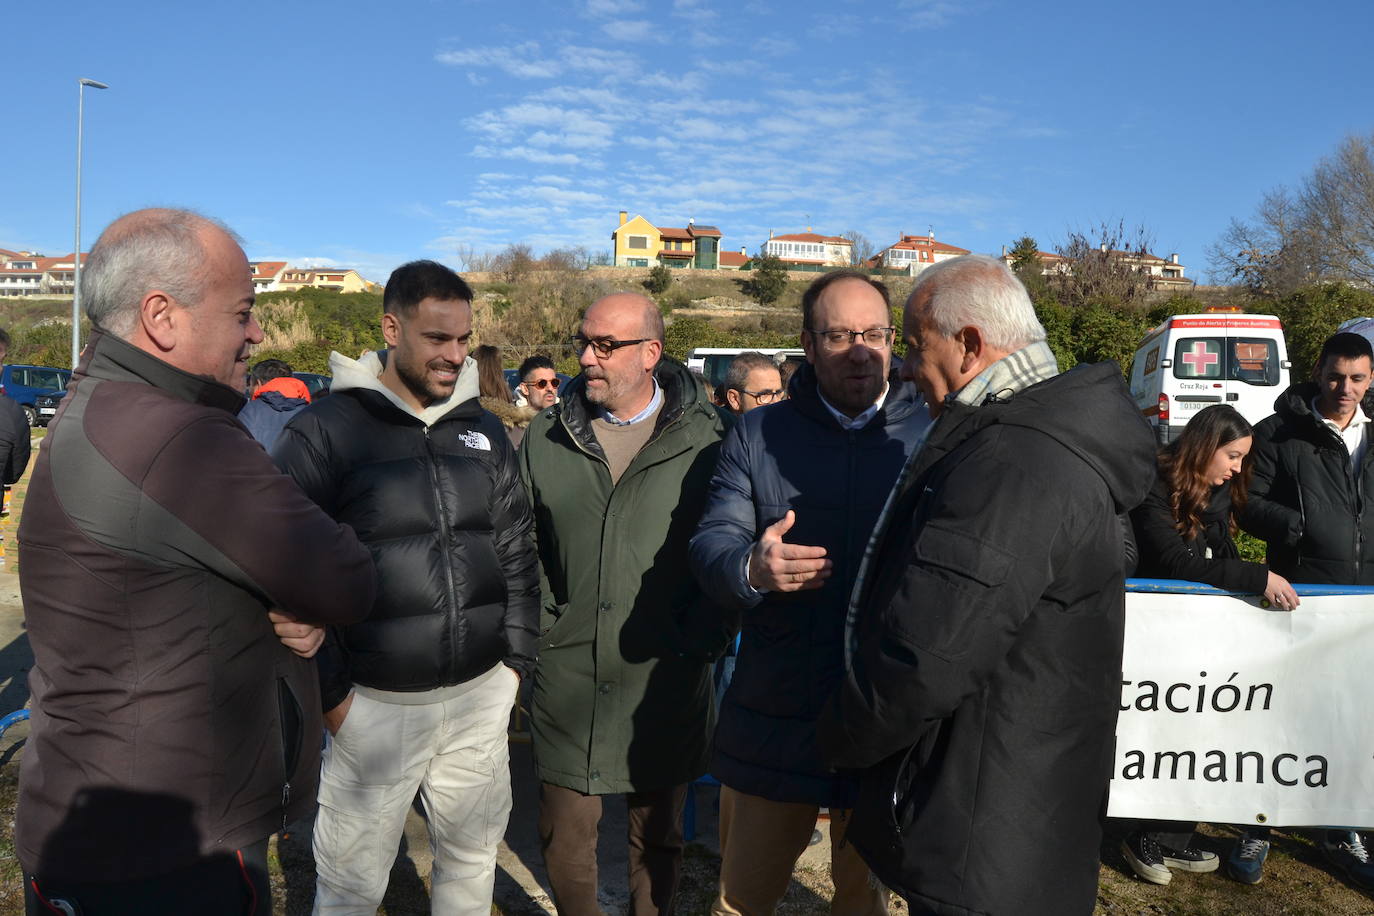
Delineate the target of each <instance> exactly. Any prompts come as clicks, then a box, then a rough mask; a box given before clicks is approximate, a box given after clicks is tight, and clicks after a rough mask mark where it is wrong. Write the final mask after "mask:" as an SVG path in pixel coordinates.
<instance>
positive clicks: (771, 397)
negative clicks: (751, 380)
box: [739, 388, 782, 404]
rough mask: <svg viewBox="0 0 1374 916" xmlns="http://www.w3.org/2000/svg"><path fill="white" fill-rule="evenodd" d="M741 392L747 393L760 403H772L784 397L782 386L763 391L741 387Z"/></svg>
mask: <svg viewBox="0 0 1374 916" xmlns="http://www.w3.org/2000/svg"><path fill="white" fill-rule="evenodd" d="M739 393H740V394H747V395H749V397H751V398H753V399H754V400H756V401H758V402H759V403H760V404H772V403H773V402H774V401H776V400H777V399H778V398H780V397H782V389H781V388H765V389H763V390H762V391H750V390H749V389H748V388H741V389H739Z"/></svg>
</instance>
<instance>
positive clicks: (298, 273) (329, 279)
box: [277, 267, 377, 293]
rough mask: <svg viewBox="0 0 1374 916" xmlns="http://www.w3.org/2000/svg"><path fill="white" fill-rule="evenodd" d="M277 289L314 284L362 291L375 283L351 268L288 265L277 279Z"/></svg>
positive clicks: (317, 286)
mask: <svg viewBox="0 0 1374 916" xmlns="http://www.w3.org/2000/svg"><path fill="white" fill-rule="evenodd" d="M277 283H278V286H277V288H278V289H300V288H301V287H303V286H314V287H316V288H318V289H333V290H338V291H339V292H341V293H364V292H367V291H368V290H371V289H374V288H375V287H376V286H377V284H375V283H373V282H371V281H370V280H364V279H363V277H362V275H361V274H359V273H358V272H357V271H356V270H353V269H352V268H346V267H344V268H334V267H320V268H315V269H309V268H300V267H288V268H286V269H285V270H283V271H282V272H281V279H280V280H278V281H277Z"/></svg>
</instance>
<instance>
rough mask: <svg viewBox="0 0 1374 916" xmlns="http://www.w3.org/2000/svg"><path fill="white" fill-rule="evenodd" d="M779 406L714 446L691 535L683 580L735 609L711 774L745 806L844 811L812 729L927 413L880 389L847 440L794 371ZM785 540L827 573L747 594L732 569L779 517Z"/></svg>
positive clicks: (909, 393)
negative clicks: (736, 628) (813, 553)
mask: <svg viewBox="0 0 1374 916" xmlns="http://www.w3.org/2000/svg"><path fill="white" fill-rule="evenodd" d="M790 388H791V397H790V398H789V399H788V400H786V401H782V402H780V403H778V404H775V405H771V406H769V407H764V408H760V409H758V410H752V411H750V412H749V413H747V414H745V415H744V416H743V417H741V418H740V420H739V422H738V423H737V424H736V426H735V428H734V429H733V430H732V431H731V432H730V434H729V435H728V436H726V439H725V444H724V446H723V447H722V448H721V454H720V461H719V462H718V463H717V464H716V472H715V475H714V476H713V477H712V478H711V490H710V494H709V496H708V501H707V504H706V511H705V513H704V514H703V515H702V518H701V523H700V525H699V526H698V528H697V533H696V535H695V536H694V537H693V538H692V545H691V559H692V571H693V572H694V573H696V576H697V580H698V581H699V582H700V583H701V587H702V589H703V590H704V591H705V592H706V593H707V594H708V595H710V596H711V597H712V598H714V599H716V600H717V601H718V602H720V603H721V604H723V605H725V606H726V607H731V608H740V609H747V610H745V611H744V614H743V617H742V621H741V629H742V633H741V639H740V651H739V663H738V665H737V667H736V668H735V674H734V678H733V680H732V681H731V682H730V689H729V690H728V691H727V692H726V694H725V699H724V700H723V701H722V703H721V709H720V722H719V724H718V725H717V726H716V735H715V742H714V748H713V751H712V755H711V775H713V776H715V777H716V778H717V779H719V780H720V781H721V782H722V783H724V784H725V785H727V786H730V787H731V788H732V789H736V790H737V791H740V792H745V793H748V794H749V795H757V796H760V797H763V798H769V799H772V800H774V801H781V802H805V803H809V804H815V805H824V806H828V807H836V808H847V807H849V806H850V805H852V804H853V803H854V789H855V780H854V779H853V777H852V776H844V775H840V774H836V773H834V772H833V771H831V769H830V768H829V767H828V766H826V765H825V763H824V762H823V761H822V760H821V756H820V751H819V750H818V749H817V747H816V717H817V716H818V715H819V714H820V711H821V707H822V706H823V705H824V704H825V701H826V700H827V699H829V698H830V694H831V693H833V692H834V690H835V686H836V685H837V684H838V683H839V681H840V677H841V676H842V675H843V674H844V616H845V608H846V606H847V605H848V603H849V591H850V589H851V588H852V587H853V585H854V579H855V577H856V576H857V575H858V571H859V562H860V561H861V560H862V559H863V552H864V547H866V546H867V545H868V538H869V535H870V534H871V533H872V531H873V524H874V522H876V521H877V519H878V513H879V512H880V511H881V510H882V508H883V503H885V502H886V501H887V495H888V493H889V492H890V491H891V490H892V484H893V482H894V481H895V480H896V479H897V473H898V472H899V471H901V469H902V466H903V465H905V464H906V459H907V456H909V455H910V454H911V449H912V447H913V446H914V445H915V444H916V439H917V437H919V436H920V434H921V431H922V430H924V429H925V428H926V426H927V425H929V423H930V413H929V412H928V411H927V410H926V407H925V402H924V401H922V400H921V397H920V394H919V393H918V392H917V391H916V389H915V388H914V387H912V386H910V385H905V386H901V387H897V386H894V387H893V388H892V390H891V391H890V392H889V394H888V397H887V400H886V401H885V402H884V404H883V408H882V410H881V411H879V412H878V414H877V415H876V416H875V417H874V419H873V420H872V421H870V422H869V424H868V425H867V426H865V427H864V428H863V429H861V430H846V429H842V428H841V427H840V425H839V424H838V423H837V422H835V418H834V416H832V415H831V413H830V411H829V410H827V409H826V406H825V404H824V403H823V402H822V401H821V399H820V395H819V393H818V391H817V388H816V374H815V372H814V371H813V370H812V368H811V366H810V365H809V364H807V365H803V366H802V367H801V368H800V369H799V370H798V371H797V374H796V376H794V377H793V379H792V384H791V386H790ZM788 509H792V510H795V512H796V521H795V523H794V524H793V526H792V528H791V529H790V530H789V531H788V532H787V535H786V536H785V538H784V539H785V540H786V541H787V542H788V543H791V544H808V545H812V546H819V547H824V548H825V549H826V553H827V556H828V557H829V558H830V559H831V561H832V562H833V563H834V564H835V565H834V568H833V570H832V572H831V575H830V578H829V580H827V582H826V584H825V586H824V587H823V588H820V589H818V590H815V591H800V592H790V593H782V592H775V593H771V594H767V595H760V594H759V593H757V592H755V591H754V590H753V589H752V588H750V587H749V583H748V580H747V579H746V577H745V571H744V568H745V560H746V559H747V558H748V556H749V553H750V551H751V550H752V549H753V546H754V542H755V541H756V540H757V539H758V536H759V533H760V532H762V531H763V529H764V528H767V527H768V526H769V525H772V524H773V523H775V522H776V521H777V520H778V519H780V518H782V517H783V516H784V515H786V514H787V510H788Z"/></svg>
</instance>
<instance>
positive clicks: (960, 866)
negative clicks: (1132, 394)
mask: <svg viewBox="0 0 1374 916" xmlns="http://www.w3.org/2000/svg"><path fill="white" fill-rule="evenodd" d="M915 460H916V465H915V466H914V468H913V476H912V477H911V478H910V479H909V481H908V485H906V486H903V487H902V488H901V490H900V492H899V493H898V494H897V497H896V500H897V501H896V503H895V505H894V508H895V510H896V511H894V513H893V514H892V516H891V518H892V523H891V524H890V525H889V526H888V527H887V529H886V530H885V531H884V532H882V534H881V535H880V540H879V542H878V544H877V553H876V554H875V563H874V567H873V568H874V570H875V572H874V574H873V576H872V577H871V580H872V581H871V582H865V583H862V584H861V586H860V587H861V588H862V589H863V596H864V597H863V600H862V605H861V607H862V610H861V612H860V615H859V619H858V621H857V623H856V632H855V637H856V649H855V655H854V657H853V658H852V660H851V669H850V671H849V672H848V674H847V675H846V678H845V680H844V682H843V683H842V685H841V688H840V691H839V693H838V695H837V696H836V697H835V698H834V699H833V700H832V701H831V703H830V704H828V705H827V707H826V709H825V711H824V713H822V716H821V719H820V739H821V745H822V748H823V749H824V750H825V751H826V753H827V755H828V756H829V759H830V761H831V763H832V764H834V765H836V766H842V767H845V766H849V767H865V768H866V769H865V770H864V772H863V776H862V781H861V784H860V795H859V801H858V803H857V804H856V806H855V809H854V819H853V821H852V823H851V826H850V828H849V833H848V836H849V838H850V839H851V840H852V841H853V843H854V845H855V846H856V847H857V848H858V850H859V852H860V853H861V854H862V855H863V857H864V859H865V860H866V861H867V862H868V864H869V865H870V867H872V869H873V871H874V873H875V874H876V875H877V877H878V878H879V880H881V881H882V882H883V883H884V884H886V885H887V886H888V887H890V888H892V889H893V890H895V891H897V892H898V893H900V894H902V895H903V896H904V897H906V898H907V900H908V901H909V902H910V904H911V912H913V913H939V914H971V913H995V914H1017V916H1028V914H1029V916H1037V914H1043V916H1072V914H1087V913H1091V912H1092V909H1093V904H1094V901H1095V899H1096V894H1097V874H1098V849H1099V845H1100V841H1101V834H1100V828H1099V822H1098V815H1099V812H1100V811H1101V810H1102V806H1103V803H1104V801H1105V798H1106V792H1107V786H1108V780H1109V778H1110V775H1111V763H1112V747H1113V733H1114V730H1115V726H1116V714H1117V704H1118V702H1119V698H1120V695H1121V644H1122V633H1123V616H1124V597H1123V591H1122V582H1123V577H1122V559H1123V551H1122V543H1121V542H1122V532H1121V522H1120V521H1119V520H1118V518H1117V516H1118V514H1120V513H1122V512H1125V511H1129V510H1130V509H1132V508H1134V507H1135V506H1136V505H1137V504H1138V503H1139V502H1140V501H1141V500H1142V499H1143V498H1144V496H1145V493H1146V491H1147V489H1148V488H1149V485H1150V480H1151V479H1152V474H1153V471H1154V463H1155V450H1154V441H1153V436H1152V435H1151V432H1150V430H1149V428H1148V426H1146V424H1145V422H1144V421H1143V420H1142V419H1141V417H1140V414H1139V411H1138V410H1137V409H1136V407H1135V405H1134V404H1133V403H1132V402H1131V400H1130V398H1129V396H1128V395H1127V393H1126V388H1125V386H1124V385H1123V384H1122V380H1121V373H1120V370H1119V369H1118V368H1117V366H1116V364H1114V363H1101V364H1097V365H1092V366H1080V367H1078V368H1077V369H1074V370H1072V371H1070V372H1067V373H1064V374H1063V375H1060V376H1057V377H1055V378H1053V379H1050V380H1048V381H1045V382H1042V383H1040V384H1038V385H1034V386H1032V387H1030V388H1027V389H1025V390H1024V391H1022V392H1021V393H1020V394H1018V395H1016V396H1014V397H1013V398H1010V399H1009V400H1006V401H1002V402H998V403H989V404H986V405H985V406H981V407H976V408H970V407H966V406H964V405H961V404H957V403H948V404H947V405H946V406H945V408H944V411H943V413H942V414H941V416H940V418H939V420H937V422H936V424H935V426H934V427H933V428H932V430H931V433H930V436H929V438H928V439H927V441H926V443H925V445H924V446H923V447H922V449H921V452H920V454H919V456H918V457H917V458H916V459H915Z"/></svg>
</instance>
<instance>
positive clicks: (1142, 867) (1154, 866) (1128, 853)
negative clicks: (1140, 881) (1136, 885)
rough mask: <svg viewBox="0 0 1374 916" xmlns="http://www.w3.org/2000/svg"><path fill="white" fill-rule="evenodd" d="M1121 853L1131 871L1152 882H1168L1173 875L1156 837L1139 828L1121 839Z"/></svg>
mask: <svg viewBox="0 0 1374 916" xmlns="http://www.w3.org/2000/svg"><path fill="white" fill-rule="evenodd" d="M1121 854H1122V855H1124V856H1125V857H1126V862H1127V864H1129V865H1130V866H1131V871H1133V872H1135V873H1136V874H1137V875H1139V876H1140V877H1142V878H1144V879H1145V880H1146V881H1149V882H1150V883H1151V884H1168V883H1169V880H1170V879H1171V878H1173V875H1171V874H1169V869H1168V868H1166V867H1165V865H1164V853H1163V852H1162V851H1161V850H1160V848H1159V844H1158V843H1156V842H1155V840H1154V837H1152V836H1150V835H1149V834H1147V833H1143V832H1141V831H1139V830H1137V831H1135V832H1134V833H1132V834H1130V835H1129V836H1127V837H1126V839H1124V840H1122V841H1121Z"/></svg>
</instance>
